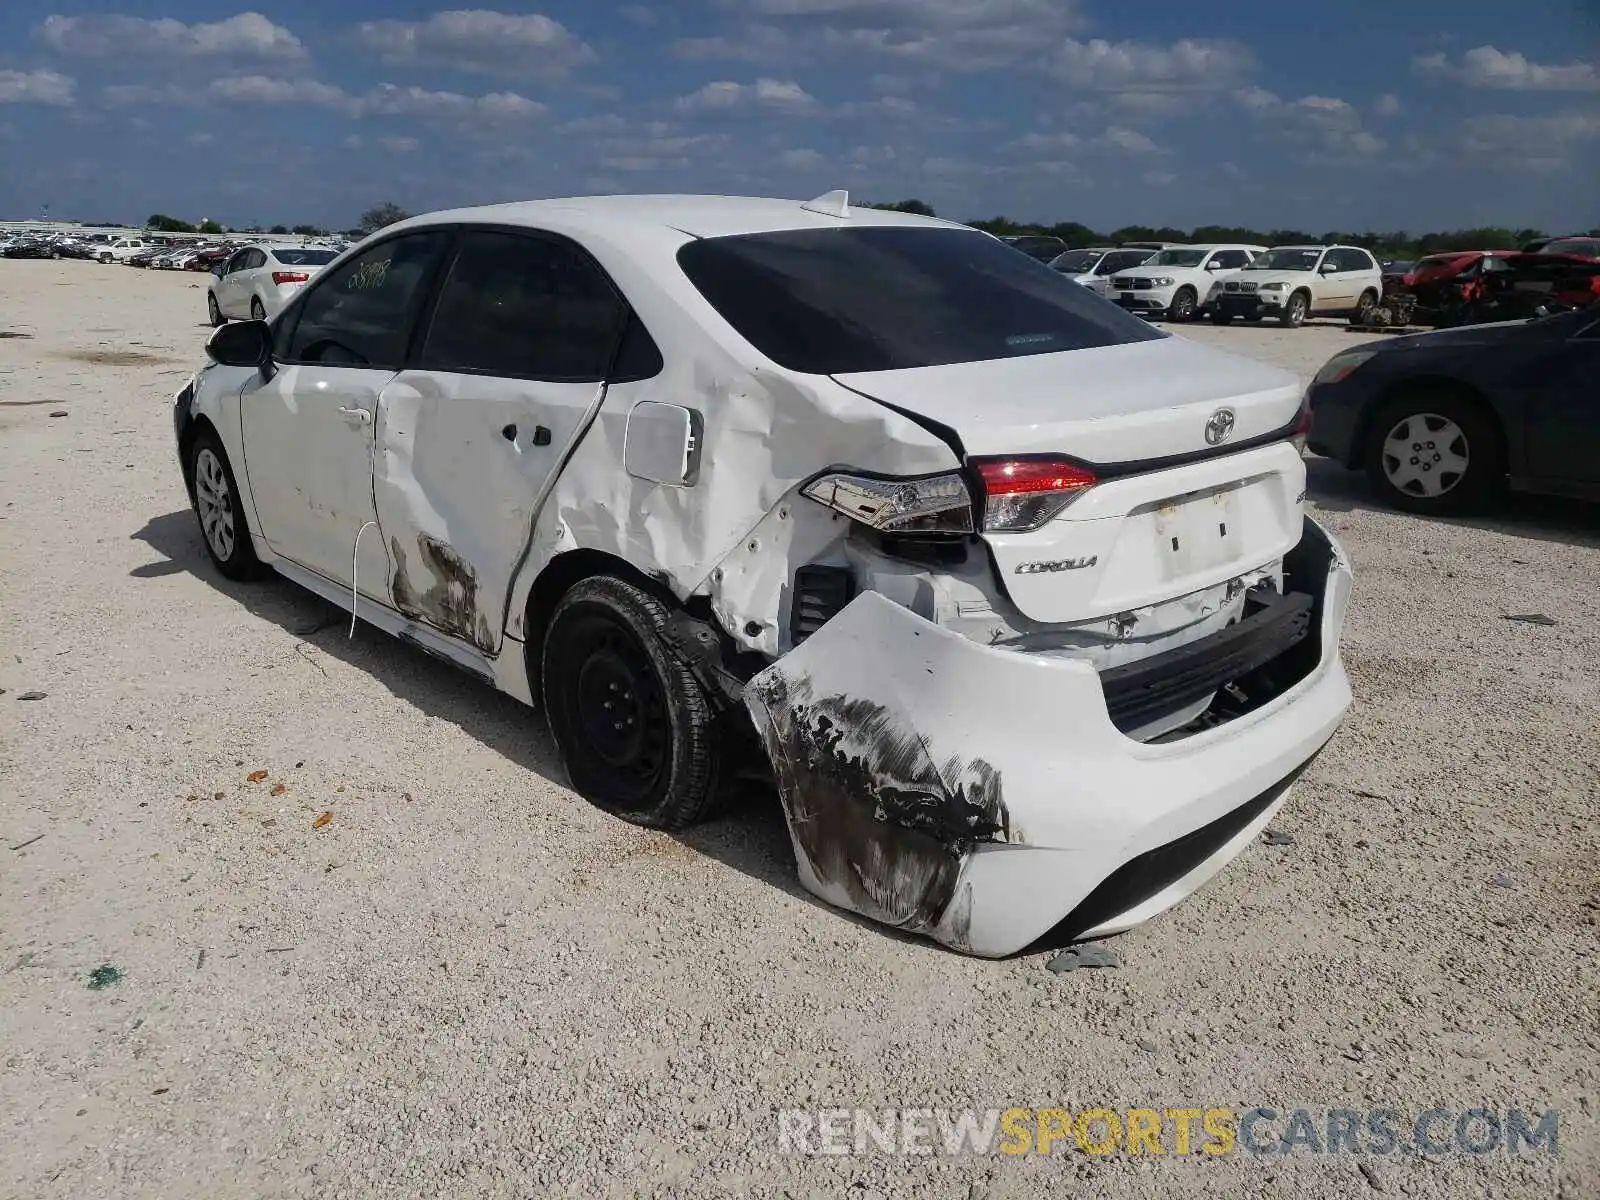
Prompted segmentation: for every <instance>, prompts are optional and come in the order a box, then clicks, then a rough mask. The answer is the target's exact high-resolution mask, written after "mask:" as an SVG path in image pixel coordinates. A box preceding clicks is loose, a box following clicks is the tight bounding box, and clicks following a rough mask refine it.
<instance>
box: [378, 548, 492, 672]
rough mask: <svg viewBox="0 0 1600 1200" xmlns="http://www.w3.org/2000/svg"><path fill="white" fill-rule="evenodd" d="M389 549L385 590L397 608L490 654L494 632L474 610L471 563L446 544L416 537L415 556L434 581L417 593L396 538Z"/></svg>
mask: <svg viewBox="0 0 1600 1200" xmlns="http://www.w3.org/2000/svg"><path fill="white" fill-rule="evenodd" d="M389 551H390V553H391V554H392V555H393V557H394V575H393V576H392V577H391V579H390V580H389V589H390V594H391V595H392V596H393V597H394V606H395V607H396V608H397V609H399V610H400V611H401V612H402V613H403V614H405V615H406V616H408V617H410V618H411V619H412V620H413V621H422V622H425V623H426V624H429V625H432V626H434V627H435V628H437V629H439V630H442V631H443V632H445V633H448V634H450V635H451V636H452V637H457V638H460V639H461V640H462V641H467V642H471V643H473V644H474V645H476V646H477V647H478V649H480V650H482V651H484V652H485V653H488V654H493V653H494V650H495V644H494V631H493V630H492V629H491V628H490V626H489V621H488V619H487V618H486V617H485V616H484V615H483V614H482V613H481V612H479V611H478V573H477V572H476V571H475V570H473V569H472V564H471V563H469V562H468V561H467V560H466V559H464V558H462V557H461V555H460V554H458V553H457V552H456V551H455V549H454V548H452V547H451V546H450V545H448V544H447V543H445V542H442V541H440V540H439V539H438V538H435V537H430V536H429V535H428V534H423V535H422V536H421V537H419V538H418V539H417V555H418V557H419V558H420V559H421V560H422V565H423V566H424V567H426V568H427V570H428V573H429V574H430V575H432V576H433V579H434V582H433V584H432V586H430V587H429V588H428V589H427V590H426V591H421V592H419V591H418V590H417V588H416V585H415V584H413V583H412V582H411V577H410V575H409V573H408V571H409V567H408V560H407V558H406V551H405V547H403V546H402V545H401V544H400V539H399V538H390V539H389Z"/></svg>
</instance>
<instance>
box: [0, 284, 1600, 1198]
mask: <svg viewBox="0 0 1600 1200" xmlns="http://www.w3.org/2000/svg"><path fill="white" fill-rule="evenodd" d="M203 312H204V291H203V288H202V286H201V284H200V283H198V282H197V280H196V277H195V276H193V275H186V274H170V273H151V272H144V271H132V270H128V269H125V268H120V267H107V266H100V265H98V264H90V263H79V262H61V263H51V262H16V261H6V262H0V333H4V334H10V335H17V334H21V335H25V336H21V337H18V336H9V337H4V338H0V491H3V497H0V499H3V504H4V507H3V509H0V562H3V563H4V569H3V571H0V630H3V637H0V688H4V689H5V692H4V694H3V695H0V713H3V726H0V728H3V731H4V739H3V748H0V780H3V781H4V782H3V784H0V801H3V804H0V836H3V837H4V839H5V841H4V843H3V844H0V942H3V945H0V1056H3V1061H4V1073H3V1076H0V1078H3V1080H4V1087H3V1093H0V1195H4V1196H14V1197H28V1198H30V1200H31V1198H34V1197H73V1198H76V1200H89V1198H98V1197H110V1196H116V1197H128V1196H158V1195H159V1196H164V1197H180V1196H206V1197H225V1196H226V1197H231V1196H239V1197H251V1198H254V1200H261V1198H266V1197H280V1196H282V1197H291V1196H293V1197H298V1196H306V1197H311V1196H317V1197H321V1196H329V1197H343V1196H352V1197H353V1196H397V1197H423V1196H450V1197H461V1196H469V1195H484V1196H508V1197H509V1196H519V1197H520V1196H534V1195H541V1194H549V1193H553V1192H566V1193H579V1192H581V1193H584V1194H590V1195H599V1194H605V1195H634V1194H642V1193H653V1194H659V1195H674V1196H679V1195H682V1196H710V1195H792V1196H811V1195H816V1196H838V1195H841V1194H845V1195H849V1196H852V1197H854V1196H871V1195H930V1196H956V1197H961V1196H968V1197H982V1196H987V1197H1009V1196H1032V1195H1045V1194H1052V1195H1058V1194H1061V1192H1062V1188H1063V1186H1064V1185H1065V1186H1071V1184H1072V1183H1074V1182H1076V1183H1078V1184H1079V1185H1080V1187H1081V1189H1082V1190H1083V1191H1084V1192H1085V1193H1086V1194H1088V1193H1092V1194H1095V1195H1100V1196H1108V1197H1135V1196H1138V1197H1144V1196H1155V1195H1192V1194H1195V1192H1196V1191H1197V1190H1198V1189H1201V1188H1204V1189H1205V1190H1207V1191H1208V1192H1215V1193H1217V1194H1224V1193H1225V1194H1228V1195H1231V1196H1241V1197H1242V1196H1249V1197H1258V1196H1259V1197H1338V1198H1340V1200H1348V1198H1349V1197H1353V1196H1359V1195H1364V1194H1366V1193H1367V1192H1369V1191H1374V1190H1376V1191H1379V1192H1385V1193H1388V1194H1401V1195H1413V1196H1429V1197H1433V1196H1438V1197H1442V1196H1485V1195H1494V1196H1505V1197H1513V1196H1515V1197H1522V1196H1540V1197H1556V1196H1559V1197H1565V1198H1570V1200H1577V1198H1578V1197H1580V1196H1583V1197H1593V1196H1596V1195H1600V1143H1597V1137H1596V1119H1597V1117H1600V1029H1597V1026H1600V1016H1597V1007H1600V999H1597V996H1600V970H1597V958H1596V949H1597V939H1596V933H1597V928H1596V926H1597V920H1600V875H1597V869H1600V868H1597V865H1596V864H1597V862H1600V839H1597V832H1596V822H1595V800H1594V796H1595V782H1596V779H1597V777H1600V734H1597V732H1596V722H1595V713H1596V712H1597V711H1600V640H1597V639H1596V638H1595V636H1594V630H1595V628H1596V626H1597V625H1600V519H1597V517H1596V513H1595V510H1594V509H1593V508H1590V507H1586V506H1578V505H1570V504H1553V503H1545V502H1530V501H1518V502H1515V503H1514V504H1513V507H1512V508H1511V510H1510V512H1509V513H1507V514H1506V515H1504V516H1502V517H1499V518H1496V519H1493V520H1478V521H1473V522H1441V521H1427V520H1420V519H1416V518H1412V517H1407V516H1402V515H1397V514H1395V513H1391V512H1385V511H1380V510H1377V509H1375V508H1374V507H1373V504H1372V502H1371V500H1370V498H1369V493H1368V491H1367V489H1366V487H1365V485H1364V484H1363V483H1362V482H1361V481H1360V480H1359V479H1357V478H1355V477H1353V476H1351V475H1349V474H1348V473H1347V472H1345V471H1344V470H1342V469H1341V468H1338V467H1336V466H1334V465H1333V464H1331V463H1328V462H1324V461H1320V460H1317V461H1313V462H1312V464H1311V467H1312V472H1311V474H1312V481H1313V482H1312V491H1311V498H1312V503H1313V505H1314V507H1315V508H1316V510H1317V511H1318V513H1319V515H1320V516H1321V518H1322V519H1323V520H1325V521H1326V522H1327V523H1328V524H1330V525H1331V526H1332V528H1333V529H1334V530H1335V531H1336V532H1337V535H1338V536H1339V537H1340V538H1341V539H1342V540H1343V541H1344V544H1345V545H1346V547H1347V548H1348V550H1349V552H1350V554H1351V556H1352V557H1353V559H1354V562H1355V566H1356V570H1357V582H1356V596H1355V602H1354V604H1353V606H1352V608H1351V611H1350V618H1349V624H1348V626H1347V632H1346V642H1345V654H1346V659H1347V662H1348V663H1349V667H1350V673H1351V676H1352V679H1353V682H1354V685H1355V690H1356V697H1357V699H1356V706H1355V708H1354V710H1353V712H1352V714H1351V716H1350V719H1349V721H1348V722H1347V724H1346V725H1345V727H1344V729H1343V731H1342V732H1341V733H1340V735H1339V736H1338V737H1337V738H1336V739H1335V742H1334V744H1333V745H1332V746H1331V748H1330V749H1329V751H1328V752H1327V753H1326V754H1324V755H1323V756H1322V757H1321V758H1320V759H1319V760H1318V762H1317V763H1316V765H1315V766H1314V767H1313V768H1312V770H1311V771H1310V772H1309V773H1308V774H1307V775H1306V777H1305V779H1304V780H1303V782H1302V783H1301V785H1300V787H1299V789H1298V791H1297V793H1296V797H1295V799H1294V800H1293V801H1292V802H1291V804H1290V805H1289V806H1288V808H1287V809H1285V811H1284V813H1283V815H1282V816H1281V817H1280V818H1279V819H1278V821H1277V823H1276V826H1275V828H1276V829H1277V830H1279V831H1282V832H1285V833H1288V834H1291V835H1292V837H1293V839H1294V840H1293V842H1292V843H1289V844H1283V845H1271V846H1269V845H1257V846H1255V847H1252V848H1251V849H1250V850H1249V851H1248V852H1247V853H1246V854H1245V855H1244V856H1243V857H1242V858H1241V859H1240V860H1239V861H1238V862H1236V863H1235V864H1234V865H1233V866H1232V867H1231V868H1229V869H1228V870H1227V871H1226V872H1224V873H1223V875H1221V876H1220V877H1219V878H1218V879H1216V880H1215V881H1213V882H1212V883H1211V884H1210V886H1208V887H1207V888H1205V889H1204V890H1203V891H1202V892H1201V893H1200V894H1199V895H1198V896H1196V897H1195V898H1193V899H1192V900H1190V901H1189V902H1188V903H1186V904H1184V905H1181V906H1180V907H1179V908H1178V909H1177V910H1175V911H1173V912H1171V913H1168V914H1166V915H1164V916H1162V917H1160V918H1158V919H1156V920H1154V921H1151V922H1149V923H1147V924H1146V925H1144V926H1143V927H1141V928H1139V929H1137V930H1135V931H1133V932H1132V933H1129V934H1127V935H1125V936H1124V937H1121V938H1119V939H1116V940H1115V942H1114V943H1109V945H1111V946H1112V948H1114V949H1115V951H1116V953H1117V954H1118V955H1119V956H1120V959H1121V966H1120V967H1119V968H1117V969H1109V970H1093V971H1091V970H1079V971H1076V972H1073V973H1070V974H1060V975H1058V974H1053V973H1051V972H1049V971H1048V970H1046V967H1045V963H1046V961H1047V956H1043V955H1033V956H1027V957H1021V958H1017V959H1014V960H1010V961H1006V962H983V961H974V960H970V959H965V958H961V957H958V956H956V955H954V954H950V953H946V952H944V951H942V950H940V949H938V948H937V947H935V946H934V945H932V944H931V943H925V942H921V941H911V940H906V939H901V938H897V937H895V936H892V935H889V934H887V933H885V932H884V931H883V930H881V929H878V928H875V927H872V926H868V925H866V924H863V923H861V922H858V921H856V920H853V919H852V918H850V917H849V916H846V915H844V914H841V913H838V912H835V911H832V910H830V909H828V908H825V907H822V906H820V905H818V904H817V903H814V902H813V901H811V900H810V899H809V898H807V897H806V896H805V895H804V894H803V893H802V892H801V890H800V888H799V886H798V884H797V882H796V880H795V877H794V865H793V861H792V856H791V852H790V849H789V846H788V843H787V839H786V836H785V834H784V831H783V827H782V824H781V821H780V818H779V815H778V810H777V805H776V801H775V800H774V799H773V798H772V797H771V796H763V795H752V797H751V798H750V804H749V807H748V810H747V811H744V812H741V813H740V814H738V815H736V816H734V817H731V818H729V819H726V820H723V821H721V822H719V823H716V824H714V825H711V826H709V827H706V828H702V829H698V830H695V831H693V832H690V833H688V834H686V835H683V836H681V837H672V836H666V835H660V834H654V833H647V832H643V831H640V830H637V829H633V828H630V827H628V826H626V825H623V824H621V823H619V822H617V821H614V820H611V819H608V818H606V817H604V816H602V815H601V814H599V813H598V812H597V811H595V810H593V809H591V808H590V807H589V806H588V805H586V804H584V803H583V802H582V801H581V800H579V799H578V798H577V797H575V796H574V795H573V794H572V793H570V792H569V791H567V789H566V788H565V787H564V786H563V785H562V783H561V779H560V775H559V772H558V771H557V769H556V768H555V767H554V766H553V765H552V755H551V751H550V747H549V746H548V744H547V743H546V740H545V737H544V735H543V732H542V730H541V727H540V722H539V721H538V720H537V719H536V718H535V717H534V715H533V714H531V713H530V712H528V711H527V710H525V709H523V708H521V707H520V706H519V705H517V704H516V703H514V702H513V701H511V700H510V699H508V698H505V697H502V696H499V695H497V694H495V693H493V692H491V691H489V690H487V689H485V688H484V687H482V686H480V685H478V684H477V683H475V682H473V681H471V680H470V679H467V678H466V677H464V676H461V675H458V674H456V673H454V672H453V671H451V670H450V669H449V668H447V667H445V666H443V665H441V664H439V663H436V662H434V661H433V660H430V659H428V658H426V657H424V656H423V655H421V654H419V653H417V652H415V651H413V650H411V649H409V648H407V647H405V646H403V645H401V644H399V643H397V642H394V641H390V640H388V639H386V638H384V637H382V636H381V635H379V634H377V633H376V632H374V631H373V630H371V629H369V628H365V627H363V628H361V629H360V630H358V632H357V634H356V636H355V639H354V640H353V641H352V640H348V639H347V638H346V636H345V627H344V625H343V623H342V622H340V621H339V620H338V619H337V618H336V617H335V616H334V615H333V614H331V613H330V611H329V610H327V609H326V608H325V607H324V606H322V605H321V604H320V602H318V601H316V600H314V599H313V598H311V597H310V596H308V595H305V594H303V593H301V592H298V591H297V590H296V589H295V588H293V587H292V586H290V585H289V584H287V583H285V582H282V581H278V582H271V583H266V584H260V585H255V586H238V585H234V584H230V583H227V582H226V581H224V580H222V579H220V578H219V577H218V576H217V575H216V574H215V573H214V572H213V571H212V570H211V569H210V567H209V565H208V563H207V561H206V559H205V556H204V553H203V550H202V547H201V543H200V538H199V533H198V530H197V528H196V525H195V521H194V519H193V517H192V516H191V514H190V512H189V510H188V508H187V505H186V502H185V497H184V494H183V489H182V485H181V482H180V479H179V474H178V470H177V467H176V465H175V463H174V454H173V447H172V429H171V424H170V418H169V408H170V396H171V394H172V393H173V392H174V391H175V390H176V389H177V388H178V387H179V386H180V385H181V383H182V381H183V379H184V377H185V376H186V374H187V373H188V371H189V370H191V369H192V367H193V366H194V365H195V364H196V362H197V361H198V358H199V354H200V347H201V344H202V341H203V339H204V337H205V330H204V329H203V328H202V327H201V317H202V315H203ZM1186 332H1187V333H1189V335H1190V336H1194V337H1197V338H1201V339H1202V340H1205V341H1208V342H1213V343H1216V344H1220V345H1226V346H1228V347H1230V348H1232V349H1235V350H1238V351H1240V352H1242V353H1245V354H1250V355H1255V356H1257V357H1259V358H1262V359H1266V360H1269V361H1273V362H1278V363H1281V364H1283V365H1285V366H1288V367H1290V368H1292V369H1294V370H1297V371H1299V372H1301V373H1302V374H1303V375H1309V374H1310V373H1311V372H1312V371H1314V370H1315V369H1316V367H1317V366H1318V365H1319V364H1320V363H1321V362H1322V361H1323V360H1324V359H1326V358H1327V357H1328V355H1330V354H1331V353H1332V352H1333V351H1334V350H1335V349H1337V348H1338V347H1341V346H1345V345H1349V344H1350V342H1351V340H1352V338H1353V337H1354V336H1356V335H1352V334H1350V333H1348V332H1346V331H1345V330H1344V329H1343V328H1340V327H1338V326H1333V325H1325V326H1324V325H1311V326H1307V327H1306V328H1304V329H1301V330H1295V331H1287V330H1282V331H1280V330H1276V329H1264V328H1238V327H1230V328H1228V329H1215V328H1211V327H1209V326H1201V327H1194V328H1193V329H1192V331H1186ZM63 412H64V414H65V415H61V414H62V413H63ZM1529 612H1540V613H1545V614H1548V616H1550V617H1551V618H1553V619H1554V620H1555V622H1556V624H1554V625H1550V626H1536V625H1529V624H1519V623H1513V622H1511V621H1507V620H1505V619H1504V618H1505V615H1506V614H1513V613H1529ZM29 691H39V692H43V693H45V696H44V698H43V699H40V700H26V699H24V698H23V696H24V694H25V693H28V692H29ZM260 772H265V773H266V774H265V776H264V777H263V778H261V780H260V781H259V782H251V779H252V777H253V776H255V775H257V774H258V773H260ZM323 813H331V814H332V817H331V820H329V821H327V822H326V823H325V824H323V825H322V827H321V828H318V827H317V826H318V823H319V814H323ZM35 838H37V839H38V840H35V841H32V842H31V844H28V845H26V846H23V847H22V848H20V849H18V848H15V847H17V846H19V844H21V843H24V842H28V841H29V839H35ZM106 966H110V967H113V968H115V969H116V970H117V971H119V972H120V973H121V977H120V979H119V980H118V981H116V982H114V983H111V984H109V985H108V986H104V987H102V988H99V989H95V988H92V987H90V986H89V983H90V979H91V973H92V972H94V971H96V969H97V968H102V967H106ZM102 978H103V976H102ZM1258 1104H1259V1105H1265V1106H1270V1107H1274V1108H1277V1109H1279V1110H1288V1109H1293V1108H1296V1107H1308V1108H1315V1109H1321V1108H1328V1107H1345V1108H1352V1109H1360V1110H1365V1109H1368V1108H1372V1107H1375V1106H1382V1107H1392V1108H1394V1109H1397V1110H1400V1111H1402V1112H1403V1113H1405V1114H1407V1115H1408V1117H1410V1116H1415V1115H1417V1114H1419V1113H1421V1112H1422V1111H1423V1110H1426V1109H1428V1108H1430V1107H1433V1106H1435V1105H1439V1106H1442V1107H1448V1108H1450V1109H1453V1110H1457V1111H1460V1110H1465V1109H1469V1108H1473V1107H1478V1106H1484V1107H1490V1108H1497V1109H1505V1108H1509V1107H1513V1106H1516V1107H1521V1108H1523V1109H1526V1110H1531V1111H1534V1112H1541V1111H1543V1110H1544V1109H1547V1108H1559V1109H1560V1110H1561V1120H1562V1125H1561V1132H1560V1150H1561V1152H1560V1155H1559V1156H1558V1157H1551V1156H1549V1155H1545V1154H1539V1155H1535V1156H1530V1157H1524V1158H1516V1159H1512V1158H1508V1157H1507V1156H1505V1155H1504V1154H1496V1155H1488V1156H1483V1157H1469V1156H1464V1155H1446V1156H1439V1157H1434V1158H1425V1157H1418V1156H1411V1155H1401V1154H1394V1155H1388V1156H1382V1157H1372V1158H1364V1159H1358V1158H1357V1157H1355V1156H1352V1155H1349V1154H1343V1155H1315V1154H1307V1153H1301V1154H1296V1155H1293V1156H1290V1157H1286V1158H1259V1157H1254V1156H1251V1155H1247V1154H1242V1153H1239V1154H1233V1155H1226V1156H1221V1157H1211V1156H1205V1155H1190V1156H1187V1157H1185V1158H1176V1157H1173V1156H1170V1155H1169V1156H1166V1157H1160V1158H1157V1157H1152V1156H1150V1155H1148V1154H1146V1155H1132V1156H1129V1155H1122V1154H1116V1155H1111V1156H1109V1157H1104V1158H1092V1157H1090V1156H1088V1155H1086V1154H1083V1153H1081V1152H1079V1151H1078V1150H1077V1149H1075V1148H1074V1149H1071V1150H1070V1151H1065V1152H1062V1153H1058V1154H1057V1155H1056V1156H1054V1157H1052V1158H1041V1157H1038V1156H1027V1157H1022V1158H1008V1157H1005V1156H1002V1155H998V1154H994V1155H987V1156H980V1157H974V1156H957V1157H949V1156H944V1155H939V1156H936V1157H933V1158H908V1157H891V1156H886V1155H881V1154H871V1155H863V1156H855V1155H850V1156H845V1157H826V1158H818V1157H799V1156H795V1155H786V1154H783V1153H781V1152H780V1147H779V1145H778V1140H777V1132H776V1129H777V1126H776V1118H775V1111H776V1110H778V1109H781V1108H788V1107H816V1106H825V1107H834V1106H864V1107H869V1108H878V1107H886V1106H910V1107H925V1108H936V1109H937V1108H961V1107H968V1106H971V1107H976V1108H979V1109H990V1108H1005V1107H1008V1106H1014V1105H1015V1106H1055V1105H1060V1106H1065V1107H1068V1108H1070V1109H1072V1110H1074V1111H1076V1110H1080V1109H1084V1108H1088V1107H1094V1106H1104V1107H1108V1108H1113V1109H1117V1108H1122V1107H1129V1106H1141V1105H1149V1106H1152V1107H1156V1108H1166V1107H1185V1106H1194V1107H1199V1108H1207V1107H1213V1106H1234V1107H1238V1108H1241V1109H1243V1108H1249V1107H1251V1106H1254V1105H1258ZM1168 1145H1169V1147H1170V1145H1171V1143H1170V1140H1169V1142H1168Z"/></svg>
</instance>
